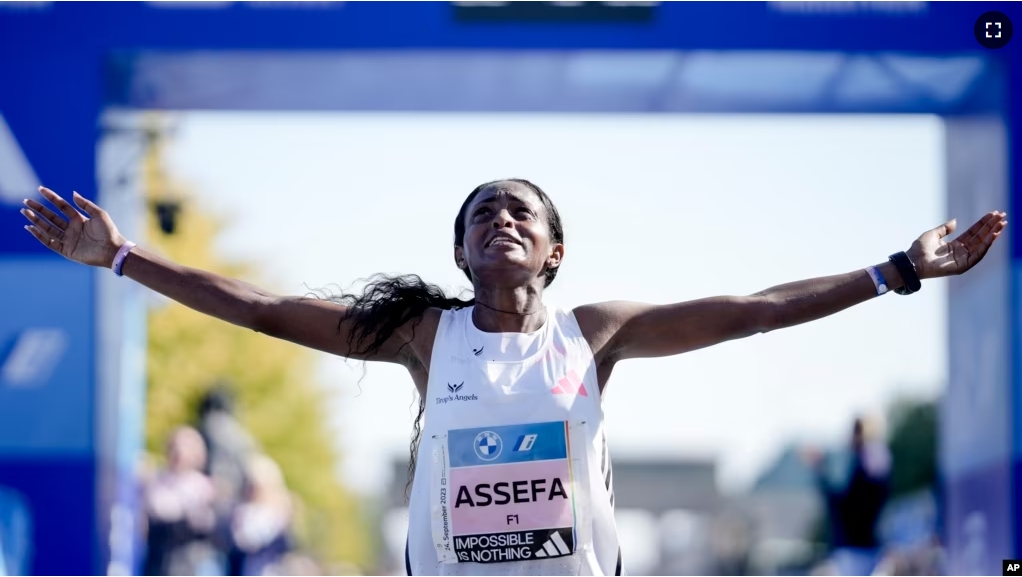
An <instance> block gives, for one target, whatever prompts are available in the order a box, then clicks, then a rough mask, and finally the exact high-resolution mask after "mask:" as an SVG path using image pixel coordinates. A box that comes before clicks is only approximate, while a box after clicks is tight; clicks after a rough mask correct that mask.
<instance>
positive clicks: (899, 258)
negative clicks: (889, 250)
mask: <svg viewBox="0 0 1022 577" xmlns="http://www.w3.org/2000/svg"><path fill="white" fill-rule="evenodd" d="M887 260H889V261H891V263H893V264H894V268H896V269H898V274H899V275H901V280H902V282H904V283H905V284H904V286H902V287H901V288H897V289H894V292H896V293H898V294H900V295H910V294H912V293H914V292H918V291H919V289H920V288H922V286H923V283H922V282H920V281H919V274H918V273H917V272H916V266H915V265H914V264H912V261H911V260H910V259H909V258H908V255H907V254H905V252H904V251H902V252H896V253H894V254H892V255H891V256H890V258H888V259H887Z"/></svg>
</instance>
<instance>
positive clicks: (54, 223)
mask: <svg viewBox="0 0 1022 577" xmlns="http://www.w3.org/2000/svg"><path fill="white" fill-rule="evenodd" d="M39 192H40V193H42V195H43V197H44V198H46V200H48V201H50V202H51V203H52V204H53V206H55V207H57V209H58V210H60V214H58V213H55V212H53V211H52V210H50V209H49V208H47V207H46V206H45V205H44V204H42V203H40V202H37V201H35V200H25V205H26V206H27V208H23V209H21V214H23V215H25V218H27V219H28V220H29V221H31V223H32V224H31V225H28V226H26V227H25V228H26V229H27V230H28V231H29V232H30V233H32V236H34V237H36V239H37V240H38V241H39V242H41V243H43V244H44V245H46V246H47V247H49V248H50V250H52V251H53V252H56V253H59V254H60V255H61V256H63V257H64V258H66V259H68V260H73V261H75V262H80V263H82V264H87V265H91V266H101V267H107V268H109V267H110V266H111V265H112V264H113V261H114V257H115V256H116V255H117V250H118V249H119V248H120V247H121V245H122V244H124V243H125V241H126V239H125V238H124V237H123V236H121V233H120V232H118V231H117V226H116V225H115V224H114V221H113V220H112V219H111V218H110V215H109V214H107V212H106V211H105V210H103V209H102V208H100V207H99V206H97V205H96V204H95V203H93V202H92V201H89V200H86V199H85V197H83V196H82V195H80V194H78V193H77V192H76V193H74V202H75V204H76V205H78V208H80V209H81V210H82V212H84V213H85V215H86V216H83V215H82V213H81V212H79V211H78V210H76V209H75V207H74V206H72V205H71V204H70V203H69V202H67V201H66V200H64V199H63V198H61V197H60V196H59V195H58V194H57V193H55V192H53V191H52V190H50V189H48V188H46V187H44V186H40V187H39Z"/></svg>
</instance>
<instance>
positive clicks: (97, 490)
mask: <svg viewBox="0 0 1022 577" xmlns="http://www.w3.org/2000/svg"><path fill="white" fill-rule="evenodd" d="M654 4H655V3H654ZM550 9H564V10H568V8H566V7H560V8H550ZM990 10H998V11H1000V12H1003V13H1005V14H1007V15H1008V16H1010V17H1013V18H1015V19H1016V20H1018V21H1022V11H1020V10H1019V9H1018V8H1017V5H1016V4H1012V3H988V2H975V3H972V2H948V3H926V2H892V3H881V2H876V3H874V2H861V3H847V2H838V3H818V2H792V3H773V2H766V3H712V2H685V3H664V4H655V5H654V6H652V8H651V9H650V11H651V14H650V16H649V18H648V19H646V20H641V19H639V20H629V21H602V22H572V21H570V17H559V18H560V20H559V21H556V22H521V21H512V20H507V21H469V20H465V19H463V18H459V17H458V14H457V9H456V7H455V6H454V5H452V4H450V3H446V2H409V3H402V4H400V5H395V4H389V3H388V4H376V3H342V2H337V3H326V2H301V3H295V4H285V3H259V4H247V3H240V2H216V3H209V4H203V5H199V4H188V3H186V4H179V5H170V4H165V3H160V2H145V3H103V4H91V3H49V2H24V3H0V117H2V119H3V123H2V124H0V128H3V126H6V127H8V129H9V133H10V135H11V138H10V139H7V140H5V139H4V138H0V296H2V297H3V298H2V299H0V355H2V356H0V489H4V488H5V487H6V488H8V489H11V490H13V491H15V492H17V493H18V494H20V495H22V497H23V499H24V501H25V502H26V503H27V505H26V507H27V510H28V513H27V514H28V515H30V516H31V517H32V526H33V527H34V529H33V535H32V536H33V541H34V548H35V553H34V556H33V558H32V559H33V560H32V565H31V571H32V572H33V573H56V574H82V573H106V572H107V571H108V569H109V568H110V567H111V565H112V564H113V565H116V564H117V563H127V564H129V566H130V563H131V562H132V560H131V552H130V550H126V549H124V547H123V543H122V544H121V545H118V543H120V541H118V540H117V539H116V538H111V536H112V535H114V536H115V537H116V535H115V534H116V533H117V531H124V530H125V529H124V527H125V526H130V522H129V521H125V519H126V518H130V514H128V513H127V512H126V511H130V509H131V507H132V497H131V491H130V490H129V489H130V481H129V479H130V475H131V470H130V468H131V463H130V455H131V454H132V450H133V447H134V448H137V445H138V442H139V441H138V436H139V434H140V427H141V424H140V423H139V422H137V421H131V420H130V419H129V418H128V417H127V416H126V414H125V413H126V411H125V410H124V409H123V407H125V406H136V405H138V404H139V403H141V394H142V393H141V390H142V388H143V383H142V382H141V375H142V371H141V368H140V367H139V366H138V362H137V361H134V360H132V359H133V358H135V357H137V353H138V350H137V349H138V347H140V346H142V345H143V343H141V339H142V338H143V335H144V330H142V329H143V328H144V325H143V320H142V318H143V316H144V307H143V305H142V304H141V302H142V301H141V292H140V291H131V290H130V289H126V288H124V285H123V284H120V285H117V284H113V283H111V282H109V279H108V278H107V276H99V275H109V273H106V272H105V271H95V270H83V269H81V268H80V267H77V266H75V265H71V264H69V263H66V262H63V261H62V260H61V259H59V258H58V257H55V256H54V255H52V254H50V253H49V252H47V251H46V250H45V249H44V248H42V247H40V246H39V245H38V243H36V242H35V240H34V239H32V238H30V236H29V235H27V234H25V233H24V232H23V231H22V230H21V225H22V218H21V217H20V215H19V214H18V212H17V209H18V203H19V202H20V199H21V198H24V197H27V196H31V195H33V194H34V191H33V190H31V189H26V187H27V186H26V184H25V182H26V181H31V180H32V179H34V178H38V179H40V180H41V181H42V182H43V183H46V184H47V185H48V186H51V187H52V188H54V189H56V190H60V191H70V190H78V191H79V192H81V193H82V194H84V195H85V196H88V197H94V198H100V200H101V202H103V203H105V204H107V205H112V204H118V203H120V204H121V205H123V208H122V210H124V211H125V212H124V215H123V216H122V217H121V218H123V219H125V220H119V222H126V223H127V224H125V226H137V223H136V224H135V225H133V224H131V215H133V214H134V215H135V217H136V218H135V220H137V216H138V213H139V211H138V210H137V208H138V207H135V209H133V208H132V206H131V201H130V200H129V201H122V200H118V199H115V198H113V197H112V196H111V195H112V194H113V192H111V191H112V190H114V189H115V188H116V187H115V186H112V185H108V184H102V183H101V179H102V175H101V174H100V172H101V171H100V169H99V166H100V164H101V162H102V159H101V158H100V151H99V148H98V147H97V143H100V142H105V140H104V139H108V138H111V133H110V131H109V130H108V129H107V125H106V124H104V123H103V122H102V119H103V118H104V114H105V113H106V112H108V111H109V110H111V109H127V110H139V109H170V110H173V109H246V110H285V109H296V110H489V111H518V110H524V111H586V112H601V111H602V112H626V111H630V112H648V113H657V112H833V113H858V112H871V113H886V112H898V113H928V114H939V115H941V116H943V117H944V118H945V119H946V121H947V122H948V126H949V133H948V134H949V150H948V155H949V159H951V158H965V159H969V158H972V160H970V161H969V162H967V163H966V168H962V169H954V170H959V171H960V174H959V173H955V175H958V176H961V178H963V179H965V180H968V182H973V181H975V179H976V178H978V176H976V175H975V174H973V172H975V170H974V171H973V172H969V170H968V167H969V166H971V167H973V168H975V167H977V166H980V167H981V168H982V167H986V166H987V165H986V164H984V163H987V162H992V164H991V165H990V166H991V167H992V168H990V170H996V171H998V175H999V176H998V178H1000V180H997V179H995V181H996V182H998V183H999V184H997V187H998V190H1000V191H1001V192H1002V193H1003V195H1004V201H1005V202H1007V208H1006V210H1009V211H1011V210H1012V209H1013V208H1014V206H1016V205H1018V203H1017V202H1016V200H1017V198H1018V196H1017V195H1018V189H1017V187H1016V186H1015V184H1014V176H1013V174H1014V171H1013V170H1012V169H1013V167H1016V166H1019V163H1020V161H1022V156H1020V155H1022V153H1020V152H1019V150H1020V149H1019V147H1016V146H1013V143H1014V142H1016V141H1017V139H1018V137H1019V135H1022V120H1020V115H1019V114H1018V110H1017V106H1018V105H1017V102H1018V101H1019V96H1020V95H1022V55H1020V53H1019V52H1018V50H1019V48H1018V46H1019V41H1017V40H1016V41H1014V42H1013V43H1012V44H1010V45H1009V46H1007V47H1005V48H1003V49H1001V50H998V51H989V50H985V49H983V48H981V47H980V46H979V45H978V43H977V42H976V40H975V38H974V37H973V22H974V21H975V19H976V18H977V17H978V16H979V15H980V14H982V13H984V12H987V11H990ZM2 132H3V131H0V133H2ZM0 136H2V134H0ZM5 143H7V144H5ZM11 143H13V144H11ZM978 146H985V147H988V148H984V150H989V151H991V152H990V154H986V155H984V156H982V157H976V158H973V157H970V156H969V150H971V149H972V148H974V147H978ZM991 154H992V155H993V156H994V157H998V158H1000V160H999V161H997V162H994V161H990V160H989V159H990V158H993V157H991ZM998 155H1000V156H998ZM998 162H999V164H998ZM955 175H952V176H955ZM1001 177H1003V178H1001ZM956 178H957V176H956ZM969 179H972V180H969ZM950 181H955V182H957V181H956V180H955V178H951V179H950ZM963 182H965V181H963ZM963 187H964V185H963ZM965 188H967V187H965ZM965 188H961V190H965ZM957 190H959V189H957V188H956V189H954V190H952V191H951V201H950V202H951V203H952V204H953V203H955V202H965V203H966V204H968V203H967V202H966V201H967V200H968V198H967V197H968V195H969V194H971V193H968V192H956V191H957ZM963 195H965V196H963ZM963 199H964V200H963ZM133 210H134V212H133ZM1009 248H1010V251H1009V255H1008V256H1007V257H1005V258H1004V260H1003V262H1001V263H999V264H998V265H996V267H994V266H993V265H991V267H989V268H991V269H994V268H996V269H997V270H996V271H994V272H992V273H991V274H990V275H988V276H986V277H983V278H982V282H981V284H983V286H984V287H986V288H985V289H984V290H985V291H986V292H984V291H982V290H978V289H976V288H975V287H974V286H971V285H967V284H962V285H952V289H953V290H952V295H953V297H952V302H951V303H950V306H951V307H952V313H953V314H952V315H951V318H952V325H953V327H952V328H953V330H952V333H951V338H952V343H951V344H952V349H955V348H956V347H958V345H962V346H961V347H958V348H959V349H963V347H964V349H967V350H973V349H968V347H967V346H966V345H968V344H969V343H967V342H965V339H966V338H967V337H965V336H959V335H966V334H971V333H969V332H968V328H969V326H970V323H972V321H971V320H970V319H972V318H974V316H975V314H977V310H980V311H982V310H984V309H982V308H980V309H975V307H976V306H979V305H977V303H979V304H980V305H982V304H984V303H985V306H988V307H989V306H990V305H989V303H990V302H991V301H990V300H989V299H990V298H994V299H995V301H993V302H997V299H999V302H1000V305H1003V307H1004V310H1003V314H1004V316H1005V319H1006V320H1005V322H1004V324H1003V328H1002V329H999V331H1000V332H998V333H997V334H996V335H995V337H992V338H994V341H991V342H999V343H1001V345H999V346H1001V348H1002V349H1003V351H1002V352H1003V359H1002V361H1001V364H1002V365H1003V366H1004V375H1000V376H992V377H990V379H991V383H992V385H990V386H991V387H993V389H994V390H996V393H997V395H996V397H997V398H999V399H1002V400H1003V401H1004V403H1003V406H1001V407H1000V408H999V409H997V408H995V409H990V410H1000V411H1002V413H997V415H996V419H993V420H990V419H983V418H982V417H981V416H979V413H974V412H970V411H966V410H965V409H963V408H962V407H964V406H965V405H963V404H962V403H963V402H965V401H962V399H967V398H969V394H970V393H969V390H968V387H970V386H971V385H970V384H969V382H968V381H969V378H970V377H969V374H970V373H969V372H968V371H965V372H964V373H963V374H964V375H965V377H963V380H961V381H956V380H954V378H953V380H952V383H951V386H950V390H949V395H948V398H949V399H951V400H949V402H948V405H946V406H945V412H946V415H947V418H946V419H945V420H944V422H945V429H944V430H943V431H942V434H943V436H944V439H945V440H947V441H948V442H947V443H945V445H946V447H945V450H944V453H943V455H942V457H943V463H942V467H943V470H944V471H945V473H946V479H945V481H946V494H947V503H948V506H949V508H948V510H949V511H950V514H951V518H950V519H949V520H948V542H949V546H950V551H951V554H952V561H953V567H958V568H966V567H967V566H966V565H961V564H960V563H966V562H967V557H968V556H967V554H966V553H967V549H968V547H970V546H972V545H971V544H972V543H973V541H970V539H973V540H974V539H975V535H974V534H975V527H976V526H977V525H983V526H984V527H986V534H987V537H986V539H987V541H986V542H987V543H988V547H989V550H990V553H991V554H990V559H992V560H994V562H996V559H998V558H1009V557H1018V556H1019V555H1020V554H1022V527H1019V523H1020V522H1022V521H1020V520H1022V394H1020V392H1019V391H1020V390H1022V375H1020V371H1019V367H1020V365H1019V363H1018V357H1019V353H1018V352H1017V351H1018V350H1019V348H1020V345H1022V341H1020V337H1022V320H1020V318H1019V314H1018V313H1019V310H1018V302H1019V296H1018V295H1019V292H1018V290H1019V286H1020V283H1019V272H1020V271H1022V267H1020V266H1019V264H1020V259H1022V235H1014V234H1012V235H1011V236H1010V247H1009ZM54 279H61V281H60V282H59V283H57V282H56V281H55V280H54ZM977 282H979V281H977ZM955 287H958V288H955ZM959 289H960V290H959ZM956 291H957V292H956ZM954 295H958V296H954ZM991 295H993V297H991ZM111 303H118V304H116V305H113V304H111ZM956 307H958V308H957V309H956ZM970 307H972V308H970ZM956 311H957V312H956ZM990 312H992V313H996V312H997V311H990ZM955 319H958V320H955ZM955 323H958V324H960V325H961V331H959V330H957V329H956V327H957V326H958V325H956V324H955ZM40 331H41V332H40ZM47 331H49V332H47ZM956 339H962V341H961V342H959V341H957V340H956ZM997 339H1000V340H999V341H998V340H997ZM26 343H27V344H26ZM38 343H43V344H41V345H40V344H38ZM964 349H963V350H964ZM999 350H1000V349H999ZM981 352H982V351H978V352H976V353H975V354H977V355H978V354H980V353H981ZM970 354H971V353H970ZM133 355H134V357H133ZM998 358H1000V357H998ZM19 359H21V360H19ZM956 359H958V360H956ZM15 361H17V362H15ZM951 362H952V371H951V372H952V373H953V374H957V373H956V367H958V365H959V364H961V363H963V362H965V363H967V362H968V358H964V357H963V358H961V359H959V357H954V356H953V358H952V361H951ZM19 363H20V364H19ZM47 363H48V364H49V365H50V366H51V367H53V371H52V372H49V373H45V372H38V371H33V370H31V367H35V366H39V365H41V364H47ZM956 363H958V364H956ZM963 366H964V365H963ZM10 367H13V368H10ZM19 367H29V369H24V368H22V369H19ZM127 412H129V413H130V411H127ZM58 415H59V416H60V423H61V426H60V427H53V426H52V424H53V420H54V419H56V418H57V417H58ZM997 419H1000V420H999V421H998V420H997ZM994 421H996V422H997V423H1000V424H999V425H997V426H994V425H992V424H990V423H991V422H994ZM960 439H966V441H964V442H959V440H960ZM998 443H999V445H998ZM978 445H984V446H1003V447H1004V450H1003V451H1000V452H994V453H991V454H990V455H989V456H988V457H987V458H985V460H984V459H980V460H976V459H973V458H972V457H970V455H972V454H973V453H974V451H973V449H974V448H975V447H976V446H978ZM125 455H127V457H125ZM976 515H980V516H979V517H977V516H976ZM976 519H982V520H983V521H982V523H980V522H979V521H976ZM125 523H128V525H125ZM970 531H971V532H970ZM129 549H130V548H129ZM125 551H127V552H125ZM954 563H959V564H958V565H955V564H954ZM116 566H118V567H120V565H116ZM982 569H983V570H984V571H985V572H992V571H996V566H995V565H990V566H989V568H986V566H983V567H982Z"/></svg>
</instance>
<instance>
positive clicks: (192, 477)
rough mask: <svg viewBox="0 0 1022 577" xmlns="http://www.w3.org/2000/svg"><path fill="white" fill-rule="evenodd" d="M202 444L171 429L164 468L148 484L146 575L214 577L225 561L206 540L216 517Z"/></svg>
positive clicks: (188, 432)
mask: <svg viewBox="0 0 1022 577" xmlns="http://www.w3.org/2000/svg"><path fill="white" fill-rule="evenodd" d="M205 464H206V446H205V444H204V443H203V442H202V437H201V436H200V435H199V433H198V431H196V430H195V429H193V428H191V427H181V428H178V429H177V430H175V431H174V432H173V433H172V434H171V437H170V440H169V442H168V443H167V465H166V468H165V469H163V470H161V471H158V472H156V473H155V475H153V476H152V478H151V479H149V480H148V482H147V483H146V486H145V488H144V501H143V503H144V509H145V513H146V520H147V525H148V534H147V538H146V558H145V562H144V565H143V569H142V571H143V574H145V575H215V574H218V573H220V572H221V571H222V567H223V563H222V561H221V560H220V558H219V556H218V555H217V552H216V550H215V549H214V548H213V545H212V544H211V543H210V541H209V536H210V533H211V532H212V530H213V527H214V523H215V516H214V512H213V485H212V483H211V482H210V480H209V478H208V477H207V476H206V475H205V474H204V473H203V472H202V468H203V466H204V465H205Z"/></svg>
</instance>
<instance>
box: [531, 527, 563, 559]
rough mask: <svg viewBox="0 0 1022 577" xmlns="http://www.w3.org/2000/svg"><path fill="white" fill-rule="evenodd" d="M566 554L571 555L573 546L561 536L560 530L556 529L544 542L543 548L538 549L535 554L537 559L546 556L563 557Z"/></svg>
mask: <svg viewBox="0 0 1022 577" xmlns="http://www.w3.org/2000/svg"><path fill="white" fill-rule="evenodd" d="M564 555H571V548H570V547H568V544H567V543H565V542H564V539H563V538H561V532H560V531H554V532H553V533H552V534H551V535H550V538H549V539H547V540H546V543H543V548H542V549H538V550H537V551H536V552H535V553H533V556H534V557H536V558H537V559H543V558H545V557H562V556H564Z"/></svg>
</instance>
